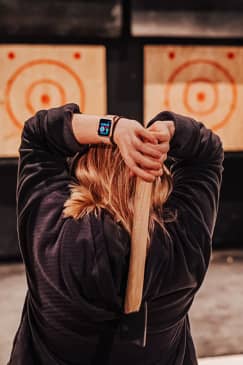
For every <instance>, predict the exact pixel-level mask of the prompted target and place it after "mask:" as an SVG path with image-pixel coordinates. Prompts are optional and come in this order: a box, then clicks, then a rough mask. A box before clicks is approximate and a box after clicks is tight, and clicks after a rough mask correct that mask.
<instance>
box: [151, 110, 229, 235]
mask: <svg viewBox="0 0 243 365" xmlns="http://www.w3.org/2000/svg"><path fill="white" fill-rule="evenodd" d="M156 121H162V122H163V121H164V122H165V121H173V122H174V126H175V131H174V135H173V137H172V139H171V141H170V149H169V151H168V154H167V155H168V157H169V158H170V159H171V161H172V164H171V166H170V170H171V173H172V176H173V192H172V194H171V195H170V198H169V200H168V204H169V203H172V204H173V205H174V206H176V207H177V208H178V209H179V210H183V211H184V214H185V215H186V216H187V217H188V219H189V220H190V218H191V219H193V221H188V224H192V223H193V222H194V223H196V222H198V224H199V226H201V227H203V229H204V231H205V232H207V233H208V234H209V235H210V237H212V235H213V231H214V227H215V222H216V218H217V211H218V203H219V194H220V187H221V182H222V173H223V170H224V168H223V160H224V151H223V147H222V142H221V140H220V138H219V136H218V135H217V134H216V133H214V132H213V131H212V130H211V129H208V128H206V126H205V125H204V124H203V123H202V122H197V121H196V120H194V119H192V118H189V117H186V116H182V115H179V114H176V113H173V112H168V111H164V112H161V113H159V114H158V115H156V116H155V117H154V118H153V119H152V120H151V121H150V122H149V123H148V125H147V128H150V129H153V127H152V126H153V124H154V123H156ZM199 226H198V227H199Z"/></svg>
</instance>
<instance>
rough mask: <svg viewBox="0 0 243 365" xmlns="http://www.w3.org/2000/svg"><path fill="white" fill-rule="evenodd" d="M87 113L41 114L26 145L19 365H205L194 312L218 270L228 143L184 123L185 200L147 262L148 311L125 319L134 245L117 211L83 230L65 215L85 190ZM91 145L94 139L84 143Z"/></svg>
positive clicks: (27, 128) (178, 159) (174, 147)
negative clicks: (76, 130)
mask: <svg viewBox="0 0 243 365" xmlns="http://www.w3.org/2000/svg"><path fill="white" fill-rule="evenodd" d="M79 112H80V111H79V107H78V106H77V105H76V104H66V105H64V106H61V107H58V108H52V109H49V110H41V111H39V112H37V113H36V114H35V115H34V116H33V117H32V118H30V119H29V120H27V121H26V122H25V124H24V128H23V131H22V135H21V144H20V147H19V164H18V180H17V191H16V199H17V229H18V239H19V244H20V248H21V253H22V257H23V260H24V264H25V267H26V276H27V284H28V291H27V294H26V300H25V304H24V308H23V312H22V318H21V323H20V326H19V329H18V331H17V333H16V336H15V339H14V343H13V349H12V354H11V359H10V361H9V365H38V364H41V365H57V364H61V365H88V364H90V365H91V364H101V365H108V364H109V365H111V364H114V365H120V364H124V363H125V364H127V365H135V364H139V365H143V364H144V365H145V364H146V365H150V364H151V365H152V364H157V365H182V364H183V365H194V364H197V360H196V352H195V348H194V344H193V341H192V337H191V333H190V323H189V319H188V311H189V309H190V306H191V304H192V301H193V298H194V295H195V293H196V292H197V290H198V289H199V287H200V285H201V284H202V281H203V279H204V276H205V273H206V271H207V268H208V264H209V259H210V254H211V243H212V235H213V231H214V227H215V222H216V217H217V212H218V203H219V194H220V187H221V181H222V172H223V159H224V151H223V147H222V143H221V140H220V138H219V137H218V136H217V135H216V134H215V133H213V132H212V131H211V130H210V129H207V128H206V127H205V126H204V124H203V123H201V122H197V121H195V120H193V119H191V118H189V117H185V116H181V115H178V114H175V113H173V112H168V111H165V112H161V113H159V114H158V115H157V116H156V117H155V118H153V119H152V120H151V121H150V122H149V124H148V126H149V125H150V124H151V123H153V122H155V121H156V120H162V121H163V120H173V121H174V123H175V133H174V136H173V138H172V140H171V141H170V150H169V152H168V158H169V159H170V161H171V165H170V170H171V173H172V176H173V191H172V193H171V195H170V196H169V199H168V200H167V202H166V204H165V206H164V208H167V209H169V210H172V211H177V219H176V221H174V222H171V223H166V228H167V230H168V232H169V233H170V236H171V239H169V238H168V237H167V236H166V235H164V233H163V231H162V229H161V228H160V227H159V225H158V224H156V225H155V231H154V233H153V236H152V239H151V245H150V249H149V253H148V256H147V260H146V266H145V277H144V289H143V301H142V305H141V309H140V311H139V312H137V313H133V314H129V315H125V314H123V304H124V296H125V289H126V281H127V274H128V267H129V254H130V237H129V234H128V233H127V232H126V231H125V229H123V227H122V226H121V225H120V224H117V223H115V222H114V221H113V220H112V217H111V216H110V215H109V213H108V212H107V211H105V210H102V214H101V216H100V217H97V216H95V215H94V214H93V213H90V214H88V215H86V216H85V217H84V218H82V219H79V220H74V219H73V218H64V217H63V215H62V211H63V204H64V202H65V201H66V200H67V199H68V197H69V196H70V188H69V186H68V184H69V183H70V182H71V181H72V180H73V179H74V176H73V175H72V174H71V172H70V168H69V165H68V162H67V159H68V158H71V157H73V156H75V154H77V153H78V152H79V153H81V154H82V153H85V152H87V151H88V149H89V145H81V144H80V143H79V142H78V141H77V140H76V138H75V136H74V134H73V130H72V123H71V121H72V115H73V113H79ZM84 133H85V131H84Z"/></svg>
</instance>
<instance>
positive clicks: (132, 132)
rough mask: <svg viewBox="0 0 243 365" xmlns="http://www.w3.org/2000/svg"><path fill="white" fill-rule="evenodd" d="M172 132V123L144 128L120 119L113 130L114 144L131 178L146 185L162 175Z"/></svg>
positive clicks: (162, 123) (132, 121)
mask: <svg viewBox="0 0 243 365" xmlns="http://www.w3.org/2000/svg"><path fill="white" fill-rule="evenodd" d="M174 132H175V124H174V122H173V121H156V122H154V123H153V124H152V125H151V126H150V127H149V128H146V127H143V126H142V125H141V124H140V123H139V122H138V121H136V120H131V119H127V118H121V119H120V120H119V122H118V124H117V126H116V129H115V133H114V141H115V143H116V144H117V146H118V147H119V149H120V152H121V155H122V157H123V159H124V161H125V163H126V164H127V166H128V167H129V169H130V175H131V176H132V175H136V176H139V177H141V178H142V179H143V180H145V181H147V182H153V181H154V180H155V178H156V177H157V176H161V175H162V174H163V163H164V161H165V160H166V159H167V153H168V151H169V148H170V140H171V139H172V137H173V135H174Z"/></svg>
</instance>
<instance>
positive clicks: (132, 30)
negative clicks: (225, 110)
mask: <svg viewBox="0 0 243 365" xmlns="http://www.w3.org/2000/svg"><path fill="white" fill-rule="evenodd" d="M166 11H171V12H173V11H174V12H177V13H178V12H179V13H180V14H181V17H184V18H183V19H184V20H183V24H184V27H185V29H184V31H185V32H184V33H183V29H182V33H183V34H187V35H186V36H183V37H181V35H180V34H178V36H177V37H175V36H171V35H170V34H169V32H168V34H162V31H161V30H160V24H161V22H162V21H163V16H165V14H166V13H165V12H166ZM188 12H189V13H190V16H191V15H192V16H193V17H194V18H195V19H199V20H200V21H199V23H200V22H202V21H203V22H205V17H202V15H203V12H209V13H210V12H211V13H212V14H216V15H214V16H216V17H217V19H218V22H217V23H215V25H214V22H211V20H210V17H209V18H208V23H207V21H206V23H205V27H208V28H210V32H208V33H207V34H205V33H204V32H203V31H202V32H201V34H200V28H197V36H193V34H194V33H193V28H191V24H188V26H187V23H186V19H187V14H189V13H188ZM225 14H226V15H227V17H225ZM234 14H235V15H236V14H237V16H238V17H240V18H241V19H243V2H242V1H237V0H234V1H232V0H231V1H230V2H228V1H222V0H221V1H219V0H214V1H197V2H195V1H192V0H187V1H184V2H183V1H179V0H178V1H173V2H172V1H168V0H167V1H165V0H164V1H155V0H152V1H151V0H150V1H146V0H134V1H131V0H124V1H122V0H115V1H111V0H110V1H108V0H105V1H103V0H102V1H94V0H91V1H79V0H76V1H75V0H70V1H66V0H59V1H58V0H52V1H51V2H50V1H49V0H42V1H41V2H39V1H30V0H22V1H17V0H0V43H2V44H11V43H14V44H17V43H19V44H22V43H24V44H103V45H105V46H106V49H107V93H108V95H107V96H108V98H107V100H108V105H107V112H108V113H115V114H121V115H124V116H127V117H130V118H135V119H137V120H143V47H144V45H146V44H171V45H173V44H175V45H183V44H187V45H188V44H191V45H214V46H215V47H217V45H234V46H242V45H243V22H242V21H241V22H238V23H237V19H238V18H237V17H235V19H236V21H235V22H233V19H234ZM146 18H148V19H149V22H150V23H149V22H146V21H144V19H146ZM140 20H141V21H142V22H144V23H142V24H144V27H143V35H142V36H141V35H140V36H139V35H138V34H136V26H135V25H136V24H138V23H139V21H140ZM153 21H154V22H155V23H156V25H157V24H158V34H157V35H156V34H153V36H149V34H150V31H149V27H150V24H151V22H152V23H153ZM241 23H242V24H241ZM232 24H234V25H235V26H234V27H232ZM140 25H141V24H140ZM171 25H172V26H173V24H171ZM222 29H224V34H223V36H222V32H221V30H222ZM227 29H229V31H228V32H227V31H225V30H227ZM17 164H18V159H17V158H0V177H1V178H0V237H1V241H0V259H1V260H15V259H16V258H20V255H19V250H18V241H17V231H16V196H15V192H16V177H17ZM224 168H225V170H224V175H223V184H222V189H221V198H220V205H219V213H218V218H217V222H216V227H215V232H214V238H213V247H214V249H222V248H228V249H234V248H236V247H242V245H243V243H242V237H243V218H242V217H243V188H242V187H243V152H239V151H238V152H225V161H224Z"/></svg>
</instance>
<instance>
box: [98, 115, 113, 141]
mask: <svg viewBox="0 0 243 365" xmlns="http://www.w3.org/2000/svg"><path fill="white" fill-rule="evenodd" d="M110 130H111V120H110V119H100V123H99V128H98V135H99V136H106V137H107V136H109V135H110Z"/></svg>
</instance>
